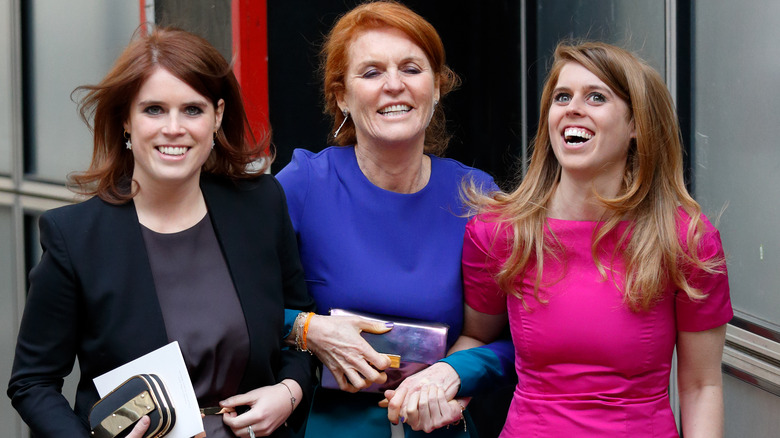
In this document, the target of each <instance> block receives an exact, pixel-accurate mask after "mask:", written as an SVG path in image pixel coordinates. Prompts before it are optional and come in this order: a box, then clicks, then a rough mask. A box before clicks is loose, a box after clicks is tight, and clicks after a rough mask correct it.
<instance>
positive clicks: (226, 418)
mask: <svg viewBox="0 0 780 438" xmlns="http://www.w3.org/2000/svg"><path fill="white" fill-rule="evenodd" d="M274 183H275V184H276V189H277V191H276V192H275V194H276V195H278V196H275V197H272V198H270V199H272V200H273V199H275V200H277V201H278V204H276V207H277V209H276V210H271V209H269V208H266V210H268V211H269V212H268V213H266V214H268V215H271V214H272V213H271V211H273V212H275V213H276V215H277V217H276V218H274V219H275V222H274V223H273V224H275V225H271V226H267V227H266V228H267V229H266V231H265V232H266V233H269V234H271V235H272V236H274V237H275V239H276V246H275V249H276V251H275V257H277V260H272V258H271V257H269V262H272V263H274V266H278V267H279V272H278V275H279V277H278V279H277V280H274V286H273V288H271V289H268V290H269V292H268V293H273V294H276V295H275V299H278V301H276V302H278V303H279V307H277V308H276V309H275V310H274V309H273V308H270V309H267V312H283V314H284V317H285V318H286V317H287V315H291V314H297V313H298V312H301V311H313V310H314V301H313V300H312V298H311V296H309V294H308V292H307V291H306V284H305V281H304V277H303V268H302V267H301V262H300V258H299V256H298V246H297V242H296V239H295V234H294V232H293V229H292V225H291V224H290V220H289V217H288V215H287V207H286V202H285V200H284V193H283V191H282V190H281V186H279V185H278V183H276V182H275V180H274ZM286 309H292V310H293V311H292V312H288V311H287V310H286ZM285 326H286V321H285V325H282V326H280V327H279V329H280V332H278V334H277V337H276V338H275V339H272V338H268V341H269V343H268V344H267V345H268V347H266V348H272V349H276V348H278V347H277V346H278V345H279V339H280V338H281V337H282V335H283V334H284V333H283V331H285V330H286V327H285ZM260 334H262V333H260ZM274 355H277V357H278V362H274V364H273V370H274V374H275V375H274V376H273V377H271V376H268V377H266V378H265V379H264V380H262V382H266V383H263V384H264V385H266V386H261V387H256V388H254V389H251V390H249V391H247V392H245V393H243V394H238V395H234V396H232V397H230V398H228V399H226V400H223V401H221V402H220V406H223V407H226V408H236V407H237V406H246V407H248V408H249V410H248V411H246V412H242V414H241V415H238V414H237V413H235V412H234V413H232V414H230V415H227V414H226V415H223V417H222V419H223V422H224V423H225V424H226V425H227V426H229V427H230V428H232V429H233V431H234V432H235V433H236V434H237V435H238V436H246V434H247V426H250V425H251V426H252V428H253V430H254V431H255V432H256V434H257V435H258V436H260V435H268V434H270V433H271V432H273V431H274V430H275V429H276V428H278V427H279V426H280V425H282V424H285V423H286V424H287V425H288V426H290V428H291V429H293V430H298V429H300V428H301V426H302V425H303V423H304V420H305V416H306V409H300V410H298V409H295V408H296V407H297V406H299V405H301V404H303V405H304V406H308V404H309V401H310V400H311V397H312V395H313V391H314V375H313V374H314V360H313V358H312V357H311V355H310V354H307V353H304V352H300V351H296V350H295V349H292V348H287V347H283V348H281V351H278V353H274ZM271 357H273V356H271ZM247 372H251V370H247ZM269 378H273V379H274V381H273V382H277V383H276V384H269V383H273V382H269ZM250 388H251V387H250ZM293 399H294V400H293Z"/></svg>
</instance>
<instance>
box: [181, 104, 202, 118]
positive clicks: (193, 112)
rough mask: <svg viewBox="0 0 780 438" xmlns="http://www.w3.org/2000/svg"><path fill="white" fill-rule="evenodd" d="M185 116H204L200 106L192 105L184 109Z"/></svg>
mask: <svg viewBox="0 0 780 438" xmlns="http://www.w3.org/2000/svg"><path fill="white" fill-rule="evenodd" d="M184 114H186V115H188V116H199V115H201V114H203V109H202V108H201V107H198V106H194V105H190V106H188V107H186V108H184Z"/></svg>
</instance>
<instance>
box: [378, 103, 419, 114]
mask: <svg viewBox="0 0 780 438" xmlns="http://www.w3.org/2000/svg"><path fill="white" fill-rule="evenodd" d="M411 109H412V107H410V106H409V105H390V106H388V107H385V108H382V109H381V110H379V114H390V113H404V112H407V111H411Z"/></svg>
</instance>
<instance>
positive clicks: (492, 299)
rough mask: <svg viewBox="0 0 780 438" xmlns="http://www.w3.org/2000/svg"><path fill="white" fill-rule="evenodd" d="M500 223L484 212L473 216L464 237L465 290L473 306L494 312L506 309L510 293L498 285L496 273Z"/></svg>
mask: <svg viewBox="0 0 780 438" xmlns="http://www.w3.org/2000/svg"><path fill="white" fill-rule="evenodd" d="M497 230H499V224H498V223H496V222H491V221H487V220H484V217H483V216H482V215H479V216H476V217H475V218H473V219H471V220H470V221H469V223H468V224H467V225H466V233H465V235H464V237H463V259H462V265H463V293H464V295H465V301H466V304H468V305H469V306H470V307H471V308H472V309H474V310H476V311H479V312H482V313H487V314H491V315H498V314H500V313H505V312H506V311H507V308H506V294H504V293H503V292H502V291H501V290H500V289H499V287H498V284H497V283H496V280H495V273H496V272H498V269H499V267H500V262H499V261H498V258H497V257H496V254H497V252H496V250H497V249H498V248H496V247H495V245H496V244H500V242H498V239H496V232H497Z"/></svg>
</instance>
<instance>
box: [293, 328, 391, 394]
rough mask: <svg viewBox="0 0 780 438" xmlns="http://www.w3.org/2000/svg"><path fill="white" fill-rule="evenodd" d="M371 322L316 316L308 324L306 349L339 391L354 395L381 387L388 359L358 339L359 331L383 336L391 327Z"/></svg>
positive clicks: (359, 337)
mask: <svg viewBox="0 0 780 438" xmlns="http://www.w3.org/2000/svg"><path fill="white" fill-rule="evenodd" d="M387 324H389V325H386V324H385V323H382V322H371V321H367V320H364V319H361V318H357V317H352V316H323V315H315V316H313V317H312V319H311V321H309V329H308V333H307V335H306V346H307V348H308V349H309V350H311V352H312V353H314V354H315V355H316V356H317V358H318V359H319V360H320V361H322V363H323V364H324V365H325V366H326V367H328V369H329V370H330V371H331V372H332V373H333V376H334V377H335V378H336V382H338V384H339V388H341V390H342V391H348V392H357V391H359V390H361V389H363V388H367V387H369V386H371V384H373V383H384V382H385V381H387V374H385V373H383V372H380V371H377V370H384V369H385V368H387V367H389V366H390V359H389V358H388V357H387V356H385V355H384V354H379V353H377V352H376V351H375V350H374V349H373V348H371V346H370V345H369V344H368V342H366V340H365V339H363V337H361V336H360V332H361V331H366V332H369V333H377V334H381V333H386V332H387V331H389V330H390V329H391V328H392V323H387Z"/></svg>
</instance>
